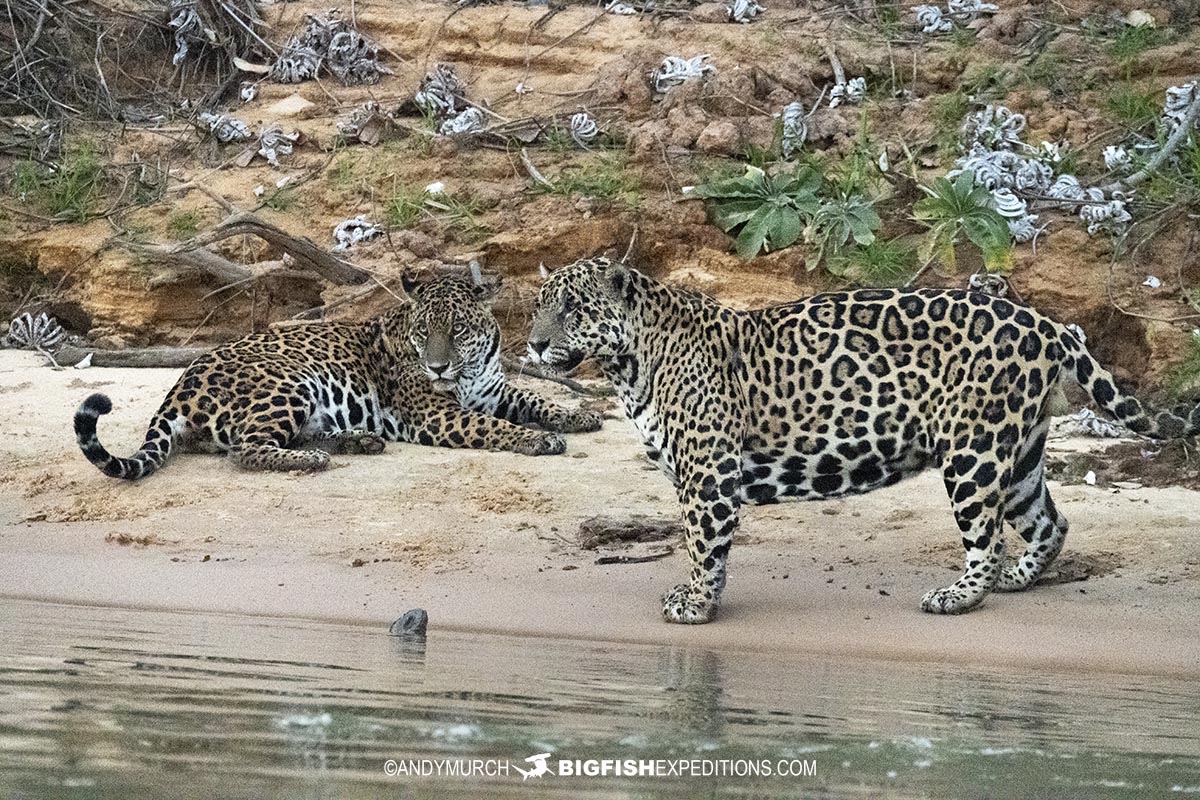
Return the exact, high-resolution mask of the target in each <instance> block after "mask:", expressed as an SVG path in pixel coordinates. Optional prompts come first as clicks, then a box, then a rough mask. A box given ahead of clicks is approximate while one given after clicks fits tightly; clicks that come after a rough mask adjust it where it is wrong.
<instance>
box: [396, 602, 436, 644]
mask: <svg viewBox="0 0 1200 800" xmlns="http://www.w3.org/2000/svg"><path fill="white" fill-rule="evenodd" d="M428 625H429V614H428V612H426V611H425V609H423V608H414V609H411V610H410V611H405V612H404V613H403V614H401V615H400V618H399V619H397V620H396V621H395V622H393V623H392V625H391V627H390V628H388V635H389V636H400V637H403V638H405V639H424V638H425V629H426V627H428Z"/></svg>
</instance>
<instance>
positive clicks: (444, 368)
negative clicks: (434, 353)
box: [425, 362, 450, 378]
mask: <svg viewBox="0 0 1200 800" xmlns="http://www.w3.org/2000/svg"><path fill="white" fill-rule="evenodd" d="M425 366H426V367H427V368H428V369H429V371H430V372H432V373H433V374H434V375H437V376H438V377H439V378H440V377H442V376H444V375H445V374H446V372H448V371H449V369H450V365H449V364H448V363H445V362H442V363H438V364H434V363H432V362H427V363H426V364H425Z"/></svg>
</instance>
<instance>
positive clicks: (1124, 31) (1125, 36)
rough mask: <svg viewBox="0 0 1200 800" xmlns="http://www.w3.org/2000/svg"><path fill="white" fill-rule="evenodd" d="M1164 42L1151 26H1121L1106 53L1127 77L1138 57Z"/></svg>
mask: <svg viewBox="0 0 1200 800" xmlns="http://www.w3.org/2000/svg"><path fill="white" fill-rule="evenodd" d="M1165 42H1166V36H1165V35H1164V34H1163V33H1162V32H1161V31H1160V30H1159V29H1158V28H1155V27H1153V26H1151V25H1122V26H1121V30H1120V31H1119V32H1118V33H1117V35H1116V38H1114V39H1113V40H1112V42H1111V43H1110V44H1109V45H1108V52H1109V55H1111V56H1112V57H1113V59H1114V60H1116V62H1117V63H1118V64H1120V65H1121V66H1122V67H1124V68H1125V72H1126V75H1128V74H1129V71H1130V69H1131V68H1132V66H1133V62H1134V61H1136V60H1137V57H1138V56H1140V55H1141V54H1142V53H1144V52H1146V51H1147V50H1150V49H1152V48H1155V47H1158V46H1159V45H1160V44H1164V43H1165Z"/></svg>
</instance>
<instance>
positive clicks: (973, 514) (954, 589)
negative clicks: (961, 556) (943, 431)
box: [921, 451, 1008, 614]
mask: <svg viewBox="0 0 1200 800" xmlns="http://www.w3.org/2000/svg"><path fill="white" fill-rule="evenodd" d="M998 455H999V456H1002V455H1003V453H1000V454H997V453H985V454H977V453H974V452H970V451H968V452H963V453H959V454H957V455H955V456H953V457H947V459H946V461H945V468H944V477H945V481H946V491H947V492H948V493H949V494H950V500H951V502H952V503H953V505H954V518H955V519H956V520H957V521H958V527H959V530H961V531H962V535H963V538H962V543H963V547H964V548H965V549H966V551H967V552H966V558H965V568H964V570H963V574H962V577H960V578H959V579H958V580H956V581H955V582H954V583H952V584H950V585H949V586H947V587H945V588H942V589H934V590H932V591H931V592H929V593H927V594H926V595H925V597H924V598H922V600H921V610H922V611H928V612H929V613H931V614H961V613H963V612H965V611H970V610H971V609H972V608H974V607H975V606H977V605H979V604H980V603H982V602H983V599H984V598H985V597H987V595H988V592H990V591H991V590H992V587H994V586H995V585H996V581H997V579H998V577H999V575H1000V567H1001V565H1002V563H1003V561H1002V559H1003V556H1004V536H1003V528H1002V527H1001V518H1002V515H1003V510H1004V509H1003V498H1004V485H1005V483H1006V482H1007V480H1008V474H1007V470H1005V469H1004V467H1003V464H1004V460H1005V459H1003V458H1002V457H998Z"/></svg>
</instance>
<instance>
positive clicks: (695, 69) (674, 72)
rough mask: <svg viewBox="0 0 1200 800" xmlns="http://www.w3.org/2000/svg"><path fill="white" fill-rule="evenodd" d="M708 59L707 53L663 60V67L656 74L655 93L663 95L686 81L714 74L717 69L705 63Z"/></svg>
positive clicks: (669, 57) (668, 57) (670, 57)
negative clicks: (710, 73)
mask: <svg viewBox="0 0 1200 800" xmlns="http://www.w3.org/2000/svg"><path fill="white" fill-rule="evenodd" d="M708 58H709V56H708V54H707V53H706V54H704V55H699V56H694V57H693V58H679V57H678V56H667V57H666V58H664V59H663V62H662V66H660V67H659V68H658V71H657V72H655V73H654V76H653V77H654V91H656V92H659V93H660V94H661V93H662V92H665V91H667V89H670V88H671V87H672V86H678V85H679V84H681V83H683V82H684V81H688V80H692V79H694V78H701V77H703V76H704V75H705V74H707V73H709V72H714V71H715V68H714V67H713V66H712V65H711V64H705V63H704V62H705V61H707V60H708Z"/></svg>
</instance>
